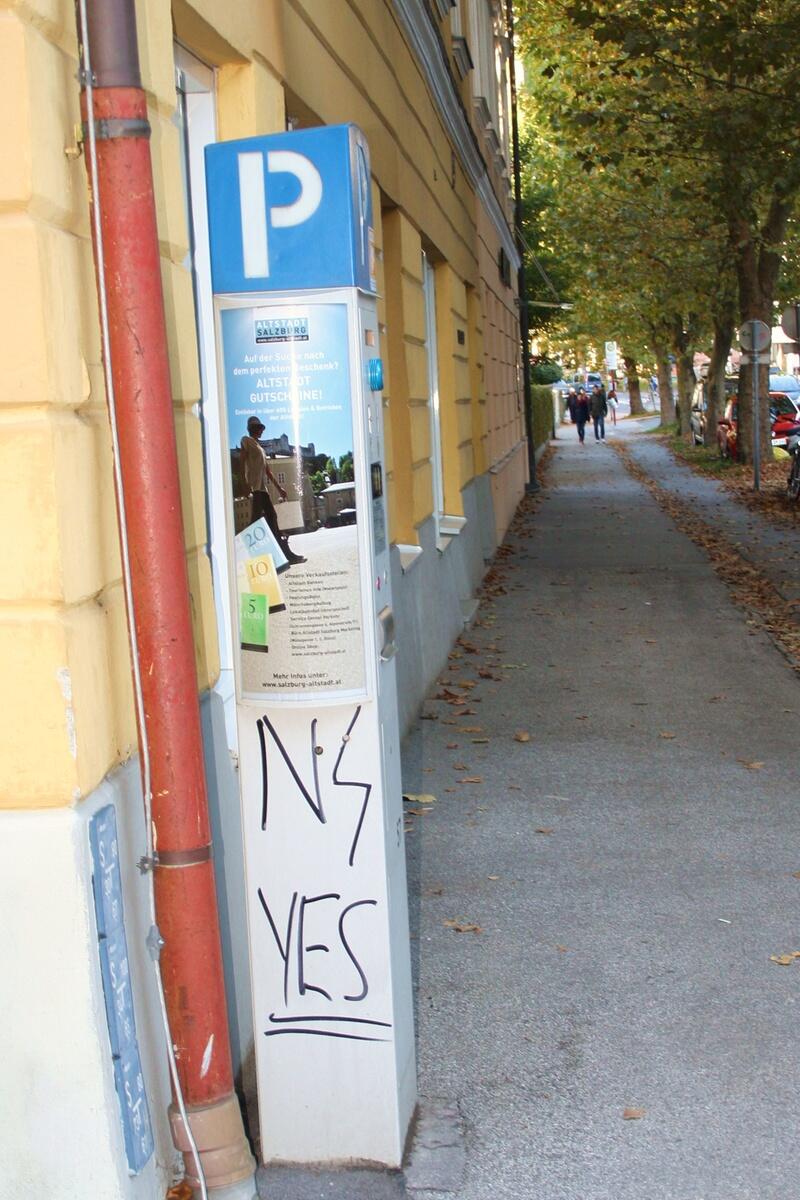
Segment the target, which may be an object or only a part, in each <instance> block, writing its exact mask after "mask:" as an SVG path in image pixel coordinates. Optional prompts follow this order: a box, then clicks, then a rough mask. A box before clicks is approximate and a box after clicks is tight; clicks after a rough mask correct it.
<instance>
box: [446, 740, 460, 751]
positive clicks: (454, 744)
mask: <svg viewBox="0 0 800 1200" xmlns="http://www.w3.org/2000/svg"><path fill="white" fill-rule="evenodd" d="M445 749H447V750H457V749H458V742H448V743H447V746H446V747H445Z"/></svg>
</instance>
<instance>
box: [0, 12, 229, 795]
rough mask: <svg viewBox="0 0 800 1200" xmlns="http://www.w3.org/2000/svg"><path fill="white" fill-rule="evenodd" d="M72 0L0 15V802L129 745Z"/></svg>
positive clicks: (162, 222)
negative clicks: (0, 146) (1, 707)
mask: <svg viewBox="0 0 800 1200" xmlns="http://www.w3.org/2000/svg"><path fill="white" fill-rule="evenodd" d="M137 18H138V20H139V34H140V48H141V54H142V68H143V78H144V84H145V87H146V89H147V93H148V101H149V107H150V119H151V123H152V127H153V138H152V154H153V162H154V174H155V189H156V202H157V216H158V231H159V240H160V248H161V254H162V281H163V286H164V306H165V313H166V318H167V330H168V337H169V347H170V367H171V376H172V386H173V394H174V401H175V427H176V435H177V444H178V456H179V464H180V482H181V495H182V502H183V510H184V524H185V530H186V544H187V565H188V570H189V581H190V591H191V605H192V613H193V617H194V633H195V651H196V660H197V668H198V678H199V681H200V685H201V686H203V687H207V686H208V685H209V683H210V682H212V681H213V679H214V678H215V677H216V674H217V672H218V651H217V643H216V631H215V623H214V614H213V595H212V589H211V575H210V569H209V562H208V557H207V555H206V552H205V541H206V530H205V495H204V490H203V470H202V450H201V431H200V423H199V418H198V415H197V412H196V410H195V406H196V404H197V401H198V399H199V397H200V382H199V375H198V367H197V352H196V346H195V340H194V301H193V293H192V282H191V277H190V275H189V273H188V271H187V270H186V267H185V265H184V260H185V258H186V254H187V249H188V238H187V228H186V219H185V215H184V202H183V190H182V189H183V184H182V179H181V167H180V157H179V155H180V145H179V138H178V131H177V129H176V128H175V126H174V125H173V124H172V122H171V116H172V113H173V111H174V108H175V89H174V68H173V62H172V53H173V50H172V24H171V15H170V7H169V4H168V3H156V2H155V0H151V2H148V3H142V4H140V5H138V6H137ZM74 20H75V18H74V9H73V6H72V4H71V3H68V2H66V0H27V2H26V3H24V4H23V3H19V4H12V5H11V6H10V7H7V8H6V9H4V10H3V11H2V12H0V79H2V84H0V87H2V91H3V95H2V97H0V106H1V108H0V110H1V111H2V113H3V120H4V123H5V130H4V139H3V141H4V146H5V148H6V152H5V153H4V155H3V158H2V162H0V256H1V257H2V261H3V264H4V272H3V288H2V289H1V290H0V518H1V519H2V526H3V537H2V538H1V539H0V546H2V549H0V603H1V604H2V608H0V689H2V694H3V695H4V696H6V697H13V698H14V700H13V703H9V704H7V706H6V709H5V720H4V722H3V726H2V731H1V732H0V762H2V764H3V765H2V771H1V772H0V805H2V806H4V807H9V808H18V807H46V806H54V805H62V804H69V803H73V802H75V801H77V800H79V799H80V797H81V796H85V795H86V794H88V793H89V792H90V791H92V790H93V788H94V787H96V786H97V784H98V783H99V782H100V780H101V779H102V778H103V776H104V775H105V774H106V773H107V772H108V771H109V770H110V769H111V768H112V767H114V766H115V765H116V764H118V763H119V762H121V761H123V760H124V759H125V758H127V757H128V756H129V755H130V753H131V752H132V750H133V748H134V746H135V741H136V730H135V721H134V717H133V707H132V700H131V685H130V672H129V659H128V639H127V629H126V622H125V609H124V601H123V597H122V587H121V578H120V559H119V548H118V535H117V530H116V517H115V509H114V498H113V478H112V468H111V453H110V437H109V432H108V419H107V414H106V407H105V398H104V388H103V378H102V370H101V366H100V337H99V326H98V318H97V306H96V296H95V284H94V267H93V258H92V251H91V242H90V237H89V212H88V200H87V177H86V168H85V164H84V162H83V160H82V158H77V157H74V156H72V155H68V154H66V153H65V150H68V149H70V148H72V147H74V143H75V136H74V126H75V124H76V123H77V122H78V121H79V120H80V113H79V94H78V87H77V83H76V76H77V69H78V66H77V46H76V37H75V25H74Z"/></svg>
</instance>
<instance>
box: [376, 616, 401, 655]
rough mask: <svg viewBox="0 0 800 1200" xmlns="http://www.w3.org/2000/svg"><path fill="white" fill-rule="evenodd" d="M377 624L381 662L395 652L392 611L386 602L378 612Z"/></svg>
mask: <svg viewBox="0 0 800 1200" xmlns="http://www.w3.org/2000/svg"><path fill="white" fill-rule="evenodd" d="M378 626H379V628H380V631H381V662H388V661H389V659H390V658H394V656H395V654H397V644H396V642H395V640H394V612H393V611H392V609H391V608H390V607H389V605H388V604H387V605H386V607H385V608H382V609H381V611H380V612H379V613H378Z"/></svg>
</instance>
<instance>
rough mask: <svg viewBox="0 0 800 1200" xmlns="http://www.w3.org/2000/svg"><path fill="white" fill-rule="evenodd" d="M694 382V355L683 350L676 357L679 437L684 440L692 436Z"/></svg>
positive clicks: (689, 439)
mask: <svg viewBox="0 0 800 1200" xmlns="http://www.w3.org/2000/svg"><path fill="white" fill-rule="evenodd" d="M696 382H697V380H696V378H695V373H694V355H693V354H692V352H691V351H690V350H684V351H683V353H682V354H681V355H680V357H679V358H678V394H679V396H680V407H679V410H678V416H679V420H680V432H681V437H682V438H684V439H685V440H686V441H691V437H692V401H693V399H694V387H695V383H696Z"/></svg>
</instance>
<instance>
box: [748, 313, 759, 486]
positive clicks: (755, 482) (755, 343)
mask: <svg viewBox="0 0 800 1200" xmlns="http://www.w3.org/2000/svg"><path fill="white" fill-rule="evenodd" d="M759 324H760V322H759V321H751V322H750V326H751V329H752V335H751V342H752V345H753V347H754V348H755V347H757V346H758V331H757V329H756V326H757V325H759ZM760 371H761V355H760V354H754V355H753V490H754V491H756V492H760V491H761V420H760V414H759V411H758V407H759V406H758V383H759V378H758V376H759V373H760Z"/></svg>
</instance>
